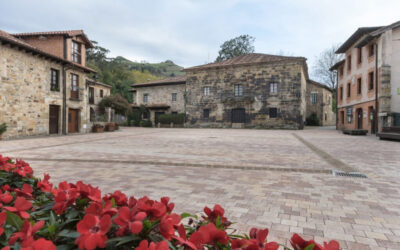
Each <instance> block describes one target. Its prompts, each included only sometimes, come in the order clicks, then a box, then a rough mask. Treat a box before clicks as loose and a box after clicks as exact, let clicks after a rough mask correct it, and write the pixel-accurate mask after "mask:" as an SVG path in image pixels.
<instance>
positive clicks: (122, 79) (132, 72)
mask: <svg viewBox="0 0 400 250" xmlns="http://www.w3.org/2000/svg"><path fill="white" fill-rule="evenodd" d="M92 42H94V41H92ZM94 44H95V48H93V49H88V50H87V52H86V54H87V65H88V66H89V67H91V68H93V69H95V70H96V71H97V75H96V76H94V77H96V78H97V81H100V82H103V83H106V84H109V85H111V86H112V89H111V94H113V95H115V94H120V95H121V96H123V97H125V98H126V99H127V100H128V101H129V102H132V94H131V92H129V90H130V89H131V87H130V86H131V85H132V84H134V83H141V82H147V81H150V80H156V79H162V78H166V77H171V76H179V75H184V74H185V73H184V72H182V69H183V67H181V66H179V65H176V64H175V63H174V62H173V61H171V60H167V61H165V62H160V63H148V62H132V61H130V60H128V59H126V58H124V57H122V56H117V57H115V58H108V57H107V54H108V53H109V50H107V49H105V48H102V47H100V46H98V45H97V43H96V42H94Z"/></svg>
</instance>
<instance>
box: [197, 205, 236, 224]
mask: <svg viewBox="0 0 400 250" xmlns="http://www.w3.org/2000/svg"><path fill="white" fill-rule="evenodd" d="M204 213H206V215H207V218H205V217H203V218H204V219H206V220H208V221H210V222H212V223H214V224H215V223H216V221H217V218H218V217H220V218H221V222H222V223H226V222H227V219H226V217H224V213H225V210H224V209H223V208H222V207H221V206H220V205H218V204H216V205H215V206H214V209H213V210H211V209H210V208H209V207H205V208H204ZM229 224H230V223H229Z"/></svg>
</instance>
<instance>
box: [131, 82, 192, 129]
mask: <svg viewBox="0 0 400 250" xmlns="http://www.w3.org/2000/svg"><path fill="white" fill-rule="evenodd" d="M185 84H186V77H185V76H178V77H171V78H167V79H163V80H156V81H151V82H146V83H140V84H133V85H132V90H131V92H132V94H133V108H138V107H140V106H141V105H144V106H146V107H147V108H148V109H149V111H150V116H149V117H148V119H150V120H151V121H152V122H153V124H157V123H158V116H159V115H161V114H166V113H185V100H184V98H185Z"/></svg>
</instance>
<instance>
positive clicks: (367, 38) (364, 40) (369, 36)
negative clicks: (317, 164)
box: [356, 21, 400, 48]
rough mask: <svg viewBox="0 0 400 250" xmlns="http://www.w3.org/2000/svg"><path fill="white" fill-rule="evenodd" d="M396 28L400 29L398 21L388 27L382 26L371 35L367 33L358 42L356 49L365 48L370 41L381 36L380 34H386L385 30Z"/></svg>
mask: <svg viewBox="0 0 400 250" xmlns="http://www.w3.org/2000/svg"><path fill="white" fill-rule="evenodd" d="M397 27H400V21H398V22H395V23H392V24H390V25H388V26H383V27H382V28H380V29H378V30H375V31H373V32H371V33H369V34H368V35H367V36H366V37H365V38H364V39H363V40H362V41H360V42H359V43H358V44H357V45H356V47H357V48H360V47H362V46H365V45H366V44H368V43H369V42H370V41H372V40H373V39H374V38H375V37H377V36H379V35H381V34H382V33H384V32H386V31H387V30H390V29H395V28H397Z"/></svg>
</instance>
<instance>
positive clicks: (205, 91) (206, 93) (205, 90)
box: [203, 86, 210, 96]
mask: <svg viewBox="0 0 400 250" xmlns="http://www.w3.org/2000/svg"><path fill="white" fill-rule="evenodd" d="M203 93H204V95H205V96H209V95H210V87H208V86H207V87H204V88H203Z"/></svg>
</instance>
